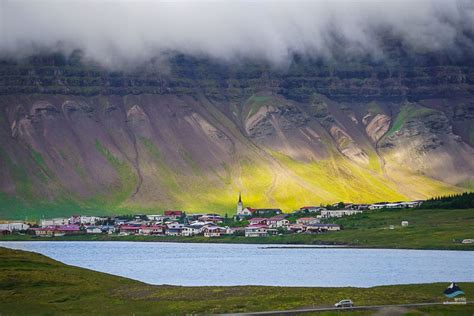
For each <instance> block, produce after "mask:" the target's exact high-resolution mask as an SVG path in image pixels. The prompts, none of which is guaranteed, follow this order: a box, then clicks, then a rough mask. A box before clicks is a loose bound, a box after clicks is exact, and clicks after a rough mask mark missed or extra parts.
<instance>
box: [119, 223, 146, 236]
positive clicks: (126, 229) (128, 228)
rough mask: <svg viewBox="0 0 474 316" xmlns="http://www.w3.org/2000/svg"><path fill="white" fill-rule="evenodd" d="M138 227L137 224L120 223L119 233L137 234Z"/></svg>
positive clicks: (138, 231)
mask: <svg viewBox="0 0 474 316" xmlns="http://www.w3.org/2000/svg"><path fill="white" fill-rule="evenodd" d="M140 227H141V226H138V225H121V226H120V227H119V232H120V234H121V235H138V234H139V233H140Z"/></svg>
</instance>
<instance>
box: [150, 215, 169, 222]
mask: <svg viewBox="0 0 474 316" xmlns="http://www.w3.org/2000/svg"><path fill="white" fill-rule="evenodd" d="M146 217H148V219H149V220H150V221H154V222H163V221H164V220H165V219H166V218H167V217H166V216H164V215H147V216H146Z"/></svg>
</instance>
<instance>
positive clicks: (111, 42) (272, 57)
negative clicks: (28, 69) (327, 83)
mask: <svg viewBox="0 0 474 316" xmlns="http://www.w3.org/2000/svg"><path fill="white" fill-rule="evenodd" d="M473 33H474V2H473V1H469V0H467V1H464V0H458V1H454V0H417V1H404V0H399V1H395V0H392V1H375V0H372V1H369V0H359V1H349V0H346V1H344V0H328V1H317V0H313V1H311V0H203V1H198V0H177V1H165V0H163V1H132V0H129V1H123V0H118V1H112V0H109V1H105V0H103V1H101V0H99V1H92V0H0V54H1V55H3V56H27V55H29V54H33V53H37V52H39V51H42V50H47V51H51V50H53V51H55V50H56V51H57V50H59V51H62V52H64V53H66V54H67V53H70V52H71V51H72V50H74V49H81V50H82V51H83V52H84V56H85V57H86V58H88V59H91V60H94V61H97V62H100V63H102V64H103V65H107V66H117V65H120V64H128V63H133V62H135V61H146V60H148V59H150V58H151V57H155V56H159V55H161V54H163V53H164V52H168V51H180V52H183V53H187V54H194V55H207V56H210V57H213V58H218V59H223V60H230V61H231V60H235V59H240V58H259V59H264V60H266V61H268V62H270V63H273V64H282V63H285V62H286V61H287V60H288V59H289V57H290V56H291V55H292V54H294V53H298V54H301V55H306V56H314V57H331V56H333V55H334V54H335V53H341V52H340V50H343V53H344V54H354V55H360V54H362V55H364V54H365V55H370V56H372V57H374V58H381V57H383V55H384V52H383V49H382V47H381V41H382V40H383V36H387V34H388V36H393V37H396V38H397V39H398V40H399V41H400V43H401V44H402V45H404V46H406V47H408V48H410V49H411V50H413V51H416V52H432V51H438V50H444V49H448V48H451V49H452V48H456V47H457V45H460V44H462V45H463V47H464V48H465V47H468V48H469V47H471V48H472V47H474V45H473V43H472V34H473ZM341 43H342V44H341ZM339 44H341V45H339Z"/></svg>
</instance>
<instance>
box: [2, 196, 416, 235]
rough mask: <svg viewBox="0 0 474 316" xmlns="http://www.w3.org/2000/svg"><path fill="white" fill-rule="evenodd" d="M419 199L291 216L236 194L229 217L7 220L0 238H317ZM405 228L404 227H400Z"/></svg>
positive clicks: (174, 213) (168, 214) (181, 214)
mask: <svg viewBox="0 0 474 316" xmlns="http://www.w3.org/2000/svg"><path fill="white" fill-rule="evenodd" d="M422 202H423V201H411V202H396V203H387V202H382V203H374V204H353V203H343V202H340V203H337V204H333V205H327V206H326V207H323V206H303V207H301V208H300V209H298V210H295V211H293V212H291V213H283V212H282V210H280V209H272V208H262V209H256V208H251V207H245V208H244V207H243V202H242V196H241V194H239V199H238V202H237V209H236V214H235V215H234V216H233V217H232V218H229V217H228V216H227V214H226V215H225V217H222V216H221V215H218V214H186V212H185V211H181V210H179V211H178V210H168V211H165V212H164V213H163V214H160V215H144V214H137V215H127V216H113V217H110V216H107V217H106V216H85V215H74V216H71V217H60V218H51V219H41V220H40V221H39V223H36V224H32V223H26V222H8V223H3V224H0V235H8V234H12V233H25V234H30V235H33V236H37V237H59V236H70V235H80V234H109V235H112V234H114V235H118V236H129V235H143V236H185V237H191V236H198V235H201V236H204V237H209V238H215V237H221V236H232V235H233V236H245V237H249V238H252V237H267V236H275V235H283V234H301V233H305V234H317V233H326V232H334V231H339V230H341V229H343V227H341V226H340V225H337V224H334V223H331V218H338V217H343V216H352V215H356V214H361V213H363V212H364V211H368V210H380V209H400V208H414V207H418V206H420V205H421V203H422ZM403 224H405V225H407V223H403Z"/></svg>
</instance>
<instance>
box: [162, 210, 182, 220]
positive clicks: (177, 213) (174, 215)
mask: <svg viewBox="0 0 474 316" xmlns="http://www.w3.org/2000/svg"><path fill="white" fill-rule="evenodd" d="M165 216H166V217H168V218H170V219H178V218H180V217H181V216H183V211H165Z"/></svg>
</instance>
